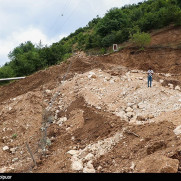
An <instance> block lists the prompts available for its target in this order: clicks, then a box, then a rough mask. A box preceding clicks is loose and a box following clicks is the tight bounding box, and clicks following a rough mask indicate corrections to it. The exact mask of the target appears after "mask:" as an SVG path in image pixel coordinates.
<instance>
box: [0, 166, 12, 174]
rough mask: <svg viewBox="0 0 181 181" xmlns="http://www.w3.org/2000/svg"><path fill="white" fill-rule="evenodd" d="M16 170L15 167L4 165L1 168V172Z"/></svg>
mask: <svg viewBox="0 0 181 181" xmlns="http://www.w3.org/2000/svg"><path fill="white" fill-rule="evenodd" d="M13 171H14V168H13V167H3V168H0V173H12V172H13Z"/></svg>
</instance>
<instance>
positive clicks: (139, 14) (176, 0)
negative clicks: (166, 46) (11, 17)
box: [0, 0, 181, 78]
mask: <svg viewBox="0 0 181 181" xmlns="http://www.w3.org/2000/svg"><path fill="white" fill-rule="evenodd" d="M171 23H172V24H175V25H176V26H180V25H181V3H180V0H147V1H145V2H143V3H141V2H140V3H138V4H132V5H125V6H124V7H122V8H112V9H110V10H109V11H108V12H107V13H106V14H105V16H104V17H103V18H100V17H99V16H97V17H96V18H94V19H93V20H92V21H90V22H89V23H88V24H87V26H85V27H83V28H79V29H77V30H76V31H75V32H74V33H71V34H70V35H69V36H68V37H66V38H63V39H61V40H60V41H59V42H57V43H53V44H52V45H51V46H49V47H48V46H43V45H42V44H41V42H40V43H39V45H34V44H32V43H31V42H30V41H28V42H25V43H22V44H20V45H19V46H18V47H16V48H14V50H12V51H11V52H10V53H9V59H10V62H9V63H6V64H5V65H4V66H2V67H1V68H0V78H3V77H12V76H26V75H29V74H32V73H33V72H35V71H38V70H40V69H43V68H45V67H48V66H51V65H54V64H57V63H60V62H61V61H64V60H66V59H67V58H69V57H70V56H71V54H72V52H74V51H77V50H84V51H87V50H90V49H99V50H100V51H101V52H103V53H104V52H105V50H106V48H107V47H109V46H112V44H113V43H123V42H125V41H128V40H129V39H130V38H131V40H132V41H133V42H135V44H136V46H138V47H144V46H146V45H147V44H148V43H149V41H150V36H149V34H148V33H149V31H150V30H153V29H159V28H162V27H165V26H168V25H169V24H171ZM138 30H139V31H138Z"/></svg>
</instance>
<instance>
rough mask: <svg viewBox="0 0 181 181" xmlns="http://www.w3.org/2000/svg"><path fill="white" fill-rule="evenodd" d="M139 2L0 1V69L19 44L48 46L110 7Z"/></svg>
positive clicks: (118, 0) (85, 0)
mask: <svg viewBox="0 0 181 181" xmlns="http://www.w3.org/2000/svg"><path fill="white" fill-rule="evenodd" d="M142 1H143V0H0V66H3V65H4V64H5V63H6V62H9V61H10V60H9V59H8V54H9V52H11V51H13V49H14V48H16V47H17V46H19V45H20V44H21V43H25V42H27V41H31V42H32V43H33V44H38V43H39V42H40V40H41V43H42V44H43V45H47V46H49V45H51V44H52V43H55V42H58V41H60V40H61V39H62V38H63V37H66V36H68V35H69V34H70V33H73V32H74V31H75V30H77V29H78V28H80V27H84V26H86V25H87V24H88V22H89V21H91V20H92V19H93V18H96V16H97V15H99V17H103V16H104V14H105V13H106V12H107V11H108V10H109V9H111V8H113V7H118V8H120V7H122V6H124V5H128V4H137V3H138V2H142Z"/></svg>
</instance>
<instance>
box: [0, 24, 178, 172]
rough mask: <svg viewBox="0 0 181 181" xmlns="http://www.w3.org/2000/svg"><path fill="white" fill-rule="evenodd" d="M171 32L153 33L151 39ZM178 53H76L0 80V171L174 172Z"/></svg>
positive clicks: (159, 40) (154, 40)
mask: <svg viewBox="0 0 181 181" xmlns="http://www.w3.org/2000/svg"><path fill="white" fill-rule="evenodd" d="M171 32H172V33H171ZM179 33H181V29H180V28H169V29H167V30H163V31H162V32H161V31H160V32H157V33H155V34H153V38H152V45H154V43H155V44H157V45H158V44H159V45H160V44H161V45H165V42H166V43H168V42H170V43H172V46H173V43H174V42H173V41H172V40H173V39H172V36H175V35H176V34H179ZM164 37H168V38H167V41H166V40H165V39H164V40H163V39H162V38H164ZM180 42H181V39H180V41H179V36H178V38H177V41H176V43H175V44H174V46H176V45H178V44H179V43H180ZM180 57H181V50H180V49H179V48H175V47H174V48H173V47H170V48H168V47H167V48H166V47H164V46H163V47H161V46H160V47H159V48H158V47H157V48H156V47H154V46H153V47H152V48H147V49H145V51H138V50H136V49H133V48H132V49H131V48H128V49H124V50H122V51H120V52H117V53H114V54H110V55H105V56H86V55H85V54H84V53H78V54H77V55H75V56H73V57H71V58H70V59H69V60H68V61H67V62H66V63H65V62H64V63H62V64H60V65H56V66H52V67H50V68H48V69H47V70H42V71H39V72H37V73H35V74H33V75H31V76H28V77H27V78H25V79H23V80H20V81H16V82H13V83H11V84H9V85H6V86H3V87H0V135H1V137H0V160H1V161H0V172H1V173H4V172H18V173H21V172H38V173H39V172H42V173H45V172H51V173H52V172H56V173H62V172H84V173H90V172H91V173H100V172H119V173H123V172H133V173H136V172H166V173H169V172H180V169H181V168H180V166H181V147H180V144H181V119H180V117H181V92H180V89H181V75H180V70H181V67H180V65H181V58H180ZM149 66H152V68H153V69H154V71H155V75H154V81H153V87H152V88H148V87H147V74H146V71H147V69H148V67H149ZM68 67H69V71H68V72H67V70H68ZM64 75H66V77H65V81H62V80H63V77H64Z"/></svg>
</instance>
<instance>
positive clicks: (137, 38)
mask: <svg viewBox="0 0 181 181" xmlns="http://www.w3.org/2000/svg"><path fill="white" fill-rule="evenodd" d="M131 41H132V42H133V43H134V44H135V45H136V46H138V47H139V48H144V47H145V46H147V45H149V44H150V42H151V37H150V34H148V33H144V32H142V33H141V32H137V33H135V34H133V35H132V36H131Z"/></svg>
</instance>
